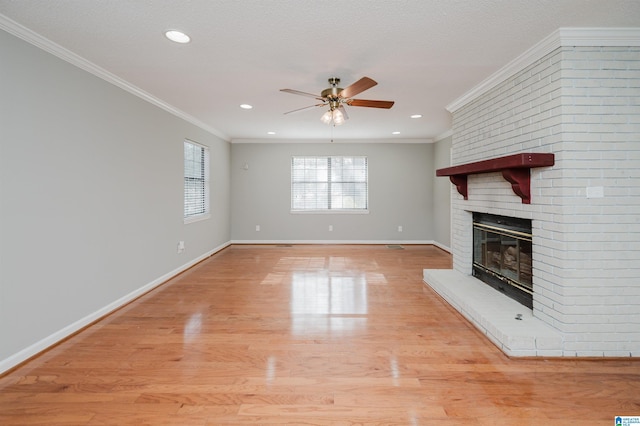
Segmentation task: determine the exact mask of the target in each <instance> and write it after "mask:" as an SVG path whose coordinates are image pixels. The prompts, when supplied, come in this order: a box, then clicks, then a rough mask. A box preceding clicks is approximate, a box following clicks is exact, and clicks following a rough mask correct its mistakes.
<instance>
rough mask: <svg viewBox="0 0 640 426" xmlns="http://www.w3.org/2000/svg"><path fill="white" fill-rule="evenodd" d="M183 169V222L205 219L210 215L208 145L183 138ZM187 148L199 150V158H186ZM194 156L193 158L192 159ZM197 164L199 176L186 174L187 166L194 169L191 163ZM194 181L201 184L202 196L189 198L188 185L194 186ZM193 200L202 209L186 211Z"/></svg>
mask: <svg viewBox="0 0 640 426" xmlns="http://www.w3.org/2000/svg"><path fill="white" fill-rule="evenodd" d="M183 146H184V150H183V152H184V159H183V160H184V161H183V164H184V169H183V180H184V193H183V218H184V223H185V224H186V223H193V222H198V221H201V220H205V219H208V218H210V217H211V214H210V207H209V192H210V191H209V147H207V146H204V145H201V144H199V143H197V142H194V141H191V140H189V139H185V140H184V145H183ZM187 150H193V151H194V153H195V152H197V151H200V155H199V158H196V157H193V158H191V159H190V158H188V154H187ZM194 158H195V160H194ZM194 164H195V165H199V166H200V167H199V169H200V171H201V174H200V176H188V174H193V173H189V168H190V166H191V169H194V167H193V165H194ZM198 180H202V183H201V184H197V182H198ZM194 181H195V183H196V184H197V186H200V185H201V186H202V192H203V193H202V194H201V195H202V196H201V197H197V198H194V199H192V200H189V199H188V197H189V195H188V194H189V187H190V186H194ZM193 200H195V201H196V203H197V204H201V205H202V209H198V210H199V211H198V212H195V213H192V212H188V205H189V203H190V202H192V201H193Z"/></svg>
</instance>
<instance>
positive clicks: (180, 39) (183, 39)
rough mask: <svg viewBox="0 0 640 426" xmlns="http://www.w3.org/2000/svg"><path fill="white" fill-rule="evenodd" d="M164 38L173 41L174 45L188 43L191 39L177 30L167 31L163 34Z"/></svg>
mask: <svg viewBox="0 0 640 426" xmlns="http://www.w3.org/2000/svg"><path fill="white" fill-rule="evenodd" d="M164 35H165V37H167V38H168V39H169V40H171V41H175V42H176V43H183V44H184V43H189V42H190V41H191V37H189V36H188V35H186V34H185V33H183V32H182V31H178V30H169V31H167V32H165V33H164Z"/></svg>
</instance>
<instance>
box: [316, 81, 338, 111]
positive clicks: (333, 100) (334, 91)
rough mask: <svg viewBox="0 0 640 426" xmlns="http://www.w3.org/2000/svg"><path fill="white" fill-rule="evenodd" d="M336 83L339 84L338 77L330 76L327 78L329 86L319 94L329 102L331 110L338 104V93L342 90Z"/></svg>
mask: <svg viewBox="0 0 640 426" xmlns="http://www.w3.org/2000/svg"><path fill="white" fill-rule="evenodd" d="M338 84H340V79H339V78H338V77H331V78H330V79H329V85H330V86H331V87H329V88H328V89H324V90H323V91H322V93H321V94H320V97H321V98H325V99H326V100H327V101H328V102H329V106H330V107H331V109H332V110H333V109H335V108H338V107H339V106H340V97H339V96H338V94H339V93H340V92H342V88H341V87H338Z"/></svg>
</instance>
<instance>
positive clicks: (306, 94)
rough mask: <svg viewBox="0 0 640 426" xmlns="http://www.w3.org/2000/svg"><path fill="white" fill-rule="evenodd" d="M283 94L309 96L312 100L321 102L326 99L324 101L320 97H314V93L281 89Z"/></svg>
mask: <svg viewBox="0 0 640 426" xmlns="http://www.w3.org/2000/svg"><path fill="white" fill-rule="evenodd" d="M280 91H281V92H286V93H291V94H293V95H300V96H308V97H310V98H314V99H317V100H319V101H322V100H324V99H322V98H321V97H320V96H318V95H314V94H313V93H307V92H301V91H300V90H293V89H280Z"/></svg>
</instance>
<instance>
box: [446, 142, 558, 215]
mask: <svg viewBox="0 0 640 426" xmlns="http://www.w3.org/2000/svg"><path fill="white" fill-rule="evenodd" d="M554 163H555V156H554V154H550V153H533V152H527V153H524V154H514V155H507V156H505V157H499V158H492V159H490V160H483V161H476V162H475V163H467V164H461V165H459V166H452V167H445V168H444V169H438V170H436V176H449V179H450V180H451V183H453V184H454V185H455V186H456V189H457V190H458V192H459V193H460V195H462V196H463V197H464V199H465V200H466V199H467V195H468V192H467V176H469V175H475V174H480V173H491V172H502V177H504V178H505V179H506V180H507V181H508V182H509V183H510V184H511V188H512V189H513V192H515V193H516V195H518V196H519V197H520V198H522V204H531V173H530V170H531V169H532V168H535V167H547V166H553V165H554Z"/></svg>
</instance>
